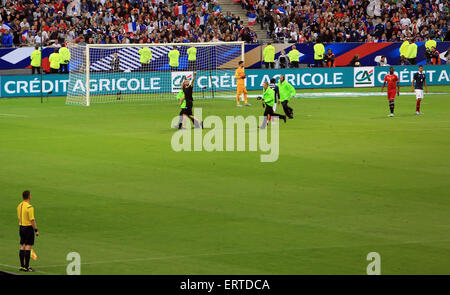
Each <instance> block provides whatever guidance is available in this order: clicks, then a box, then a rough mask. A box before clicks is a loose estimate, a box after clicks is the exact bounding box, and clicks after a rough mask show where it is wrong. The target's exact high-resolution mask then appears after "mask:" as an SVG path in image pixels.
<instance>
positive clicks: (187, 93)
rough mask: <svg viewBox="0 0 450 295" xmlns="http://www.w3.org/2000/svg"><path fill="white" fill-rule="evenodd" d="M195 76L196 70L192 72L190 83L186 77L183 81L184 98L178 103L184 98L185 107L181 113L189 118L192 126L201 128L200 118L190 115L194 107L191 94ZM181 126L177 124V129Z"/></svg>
mask: <svg viewBox="0 0 450 295" xmlns="http://www.w3.org/2000/svg"><path fill="white" fill-rule="evenodd" d="M196 76H197V72H195V73H194V77H193V78H192V81H191V82H190V83H189V80H188V79H186V80H184V82H183V86H182V89H183V93H184V98H182V99H181V101H180V103H183V100H186V107H185V108H184V109H182V112H181V113H182V115H183V117H188V118H189V119H191V121H192V123H194V128H199V127H202V128H203V122H201V121H200V120H198V119H197V118H195V117H194V115H192V108H193V107H194V98H193V96H192V94H193V91H194V82H195V77H196ZM182 127H183V126H182V124H179V125H178V129H181V128H182Z"/></svg>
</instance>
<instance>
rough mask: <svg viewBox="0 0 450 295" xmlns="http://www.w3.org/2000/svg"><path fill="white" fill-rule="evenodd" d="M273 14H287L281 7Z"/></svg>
mask: <svg viewBox="0 0 450 295" xmlns="http://www.w3.org/2000/svg"><path fill="white" fill-rule="evenodd" d="M275 12H276V13H278V14H287V13H286V10H284V9H283V7H278V9H275Z"/></svg>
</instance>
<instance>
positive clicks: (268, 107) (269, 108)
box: [264, 105, 273, 116]
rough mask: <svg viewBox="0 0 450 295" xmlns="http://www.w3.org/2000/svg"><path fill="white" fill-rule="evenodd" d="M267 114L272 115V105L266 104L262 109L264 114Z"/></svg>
mask: <svg viewBox="0 0 450 295" xmlns="http://www.w3.org/2000/svg"><path fill="white" fill-rule="evenodd" d="M268 115H271V116H272V115H273V107H270V106H268V105H266V108H265V109H264V116H268Z"/></svg>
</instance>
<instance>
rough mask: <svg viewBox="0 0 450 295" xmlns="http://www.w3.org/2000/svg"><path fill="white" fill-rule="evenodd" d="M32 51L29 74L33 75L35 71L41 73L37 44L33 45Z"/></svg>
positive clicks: (39, 53) (39, 52)
mask: <svg viewBox="0 0 450 295" xmlns="http://www.w3.org/2000/svg"><path fill="white" fill-rule="evenodd" d="M34 49H35V50H34V51H33V53H31V56H30V58H31V63H30V66H31V75H34V72H36V73H37V74H40V73H41V51H40V50H39V46H37V45H36V47H34Z"/></svg>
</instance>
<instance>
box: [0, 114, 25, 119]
mask: <svg viewBox="0 0 450 295" xmlns="http://www.w3.org/2000/svg"><path fill="white" fill-rule="evenodd" d="M0 116H5V117H19V118H28V116H25V115H17V114H0Z"/></svg>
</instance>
